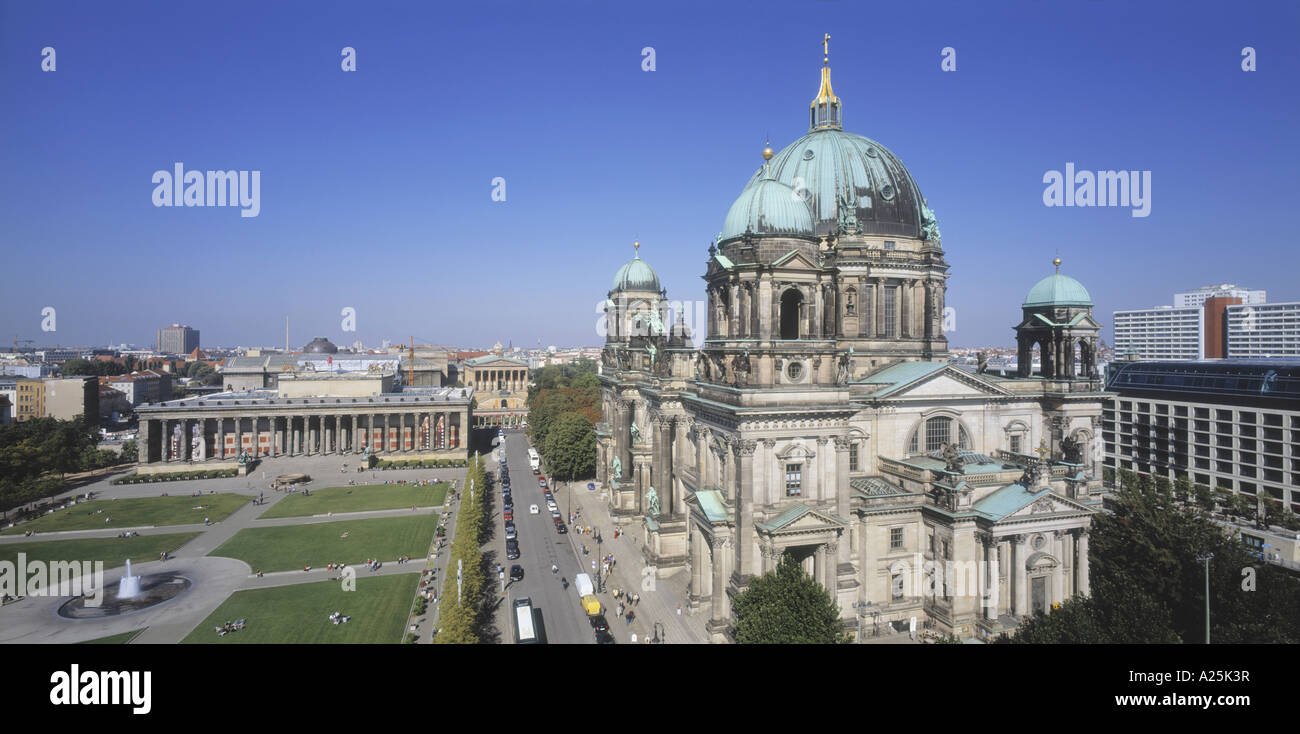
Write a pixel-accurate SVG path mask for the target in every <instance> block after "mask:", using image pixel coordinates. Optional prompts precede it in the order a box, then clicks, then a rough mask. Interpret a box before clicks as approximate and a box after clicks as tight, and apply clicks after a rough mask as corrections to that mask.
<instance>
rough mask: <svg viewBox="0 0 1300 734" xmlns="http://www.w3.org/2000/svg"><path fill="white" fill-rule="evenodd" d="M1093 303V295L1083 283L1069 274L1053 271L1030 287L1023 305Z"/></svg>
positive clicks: (1083, 304)
mask: <svg viewBox="0 0 1300 734" xmlns="http://www.w3.org/2000/svg"><path fill="white" fill-rule="evenodd" d="M1091 305H1092V296H1090V295H1088V289H1087V288H1084V287H1083V284H1082V283H1080V282H1079V281H1077V280H1075V279H1074V278H1071V277H1070V276H1068V275H1061V274H1060V273H1052V274H1051V275H1049V276H1047V277H1046V278H1043V279H1042V280H1040V281H1038V284H1037V285H1035V286H1034V287H1033V288H1031V289H1030V291H1029V295H1028V296H1025V302H1024V304H1023V307H1025V308H1029V307H1032V306H1091Z"/></svg>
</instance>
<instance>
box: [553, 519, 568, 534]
mask: <svg viewBox="0 0 1300 734" xmlns="http://www.w3.org/2000/svg"><path fill="white" fill-rule="evenodd" d="M555 532H557V533H559V534H560V535H567V534H568V532H569V528H567V527H565V525H564V521H563V520H561V519H560V518H558V517H557V518H555Z"/></svg>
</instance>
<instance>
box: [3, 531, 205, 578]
mask: <svg viewBox="0 0 1300 734" xmlns="http://www.w3.org/2000/svg"><path fill="white" fill-rule="evenodd" d="M197 535H198V533H171V534H167V535H140V536H137V537H134V538H83V539H81V540H50V541H36V542H31V543H5V544H4V545H0V561H14V562H16V561H17V560H18V554H19V553H26V554H27V560H28V561H103V562H104V568H105V569H109V568H117V567H118V566H121V565H122V564H124V563H126V559H127V558H130V559H131V561H132V562H133V563H144V562H146V561H156V560H158V554H160V553H162V552H163V551H167V552H169V553H170V552H172V551H174V550H176V549H177V548H179V547H181V546H182V545H185V544H186V543H188V542H190V541H191V540H193V539H194V538H195V537H196V536H197Z"/></svg>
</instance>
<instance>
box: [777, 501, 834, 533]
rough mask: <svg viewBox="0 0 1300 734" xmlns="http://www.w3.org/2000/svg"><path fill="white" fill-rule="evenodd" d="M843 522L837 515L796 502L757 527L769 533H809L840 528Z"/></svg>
mask: <svg viewBox="0 0 1300 734" xmlns="http://www.w3.org/2000/svg"><path fill="white" fill-rule="evenodd" d="M845 524H846V523H845V522H844V521H843V520H841V519H839V518H838V517H835V516H834V515H832V514H830V513H828V512H822V511H821V510H817V509H814V508H812V507H808V506H807V505H804V504H797V505H794V506H793V507H791V508H789V509H788V510H786V511H785V512H783V513H781V514H780V515H777V516H776V517H774V518H772V519H770V520H767V521H766V522H761V523H759V524H758V525H759V527H760V529H762V530H765V531H767V532H769V533H809V532H818V531H822V530H840V529H843V528H844V526H845Z"/></svg>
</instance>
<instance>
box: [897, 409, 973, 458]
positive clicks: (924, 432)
mask: <svg viewBox="0 0 1300 734" xmlns="http://www.w3.org/2000/svg"><path fill="white" fill-rule="evenodd" d="M954 427H955V430H956V434H957V448H959V449H967V450H969V449H970V436H969V435H967V433H966V427H965V426H963V425H962V424H961V423H959V422H957V421H956V420H954V419H952V418H950V417H948V416H945V415H939V416H935V417H933V418H929V419H927V420H926V421H925V422H924V423H923V424H921V425H919V426H917V428H916V430H914V431H912V438H911V439H910V440H909V441H908V443H907V453H908V455H909V456H915V455H917V454H921V453H926V454H928V453H930V452H932V451H942V450H943V445H944V444H946V443H952V442H953V431H954ZM922 440H924V441H925V450H924V451H922V450H921V441H922Z"/></svg>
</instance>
